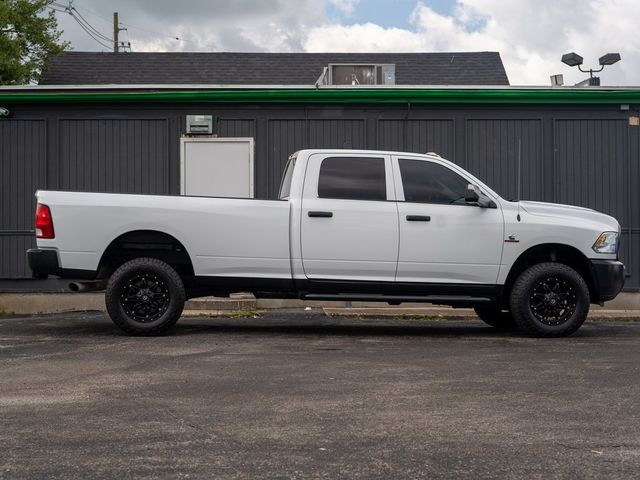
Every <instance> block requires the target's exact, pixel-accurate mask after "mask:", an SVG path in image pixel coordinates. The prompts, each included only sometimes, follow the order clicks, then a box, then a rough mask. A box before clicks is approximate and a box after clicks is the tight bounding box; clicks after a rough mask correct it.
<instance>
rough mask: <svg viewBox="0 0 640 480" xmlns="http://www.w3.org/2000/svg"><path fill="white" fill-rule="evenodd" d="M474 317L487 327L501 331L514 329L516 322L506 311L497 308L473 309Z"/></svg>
mask: <svg viewBox="0 0 640 480" xmlns="http://www.w3.org/2000/svg"><path fill="white" fill-rule="evenodd" d="M474 310H475V312H476V315H478V317H479V318H480V320H482V321H483V322H484V323H486V324H487V325H491V326H492V327H495V328H499V329H501V330H511V329H514V328H516V322H515V320H514V319H513V315H511V312H509V311H508V310H503V309H501V308H498V307H476V308H474Z"/></svg>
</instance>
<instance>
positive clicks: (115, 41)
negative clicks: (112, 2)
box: [113, 12, 120, 53]
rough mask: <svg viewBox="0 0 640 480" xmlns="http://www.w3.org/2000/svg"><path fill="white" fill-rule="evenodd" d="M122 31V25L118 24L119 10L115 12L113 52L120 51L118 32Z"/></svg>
mask: <svg viewBox="0 0 640 480" xmlns="http://www.w3.org/2000/svg"><path fill="white" fill-rule="evenodd" d="M119 33H120V25H119V24H118V12H113V53H118V46H119V45H120V42H118V34H119Z"/></svg>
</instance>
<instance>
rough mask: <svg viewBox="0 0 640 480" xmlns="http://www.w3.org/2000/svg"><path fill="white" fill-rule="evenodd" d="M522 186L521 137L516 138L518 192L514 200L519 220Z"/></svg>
mask: <svg viewBox="0 0 640 480" xmlns="http://www.w3.org/2000/svg"><path fill="white" fill-rule="evenodd" d="M521 186H522V138H518V193H517V195H516V201H517V202H518V216H517V217H516V218H517V219H518V221H520V189H521Z"/></svg>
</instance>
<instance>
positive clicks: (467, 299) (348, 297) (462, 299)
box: [302, 293, 495, 305]
mask: <svg viewBox="0 0 640 480" xmlns="http://www.w3.org/2000/svg"><path fill="white" fill-rule="evenodd" d="M302 299H303V300H341V301H352V302H416V303H418V302H420V303H436V304H438V303H439V304H445V305H449V304H454V303H455V304H457V303H464V304H476V303H493V302H495V298H489V297H471V296H463V295H377V294H360V293H354V294H346V293H337V294H332V293H307V294H304V295H302Z"/></svg>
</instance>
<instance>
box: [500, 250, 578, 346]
mask: <svg viewBox="0 0 640 480" xmlns="http://www.w3.org/2000/svg"><path fill="white" fill-rule="evenodd" d="M589 303H590V301H589V288H588V287H587V284H586V283H585V281H584V279H583V278H582V276H581V275H580V274H579V273H578V272H576V271H575V270H574V269H573V268H571V267H569V266H567V265H564V264H561V263H554V262H547V263H539V264H537V265H533V266H532V267H530V268H528V269H527V270H525V271H524V272H522V273H521V274H520V276H519V277H518V279H517V280H516V281H515V283H514V285H513V288H512V289H511V296H510V306H511V311H512V312H513V317H514V319H515V321H516V323H517V324H518V327H519V328H520V329H521V330H522V331H524V332H525V333H527V334H529V335H533V336H537V337H564V336H567V335H571V334H572V333H574V332H575V331H576V330H578V329H579V328H580V326H581V325H582V324H583V323H584V321H585V320H586V318H587V314H588V313H589Z"/></svg>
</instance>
